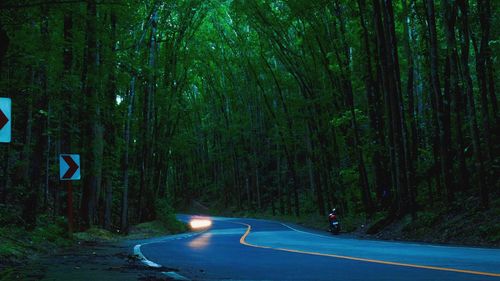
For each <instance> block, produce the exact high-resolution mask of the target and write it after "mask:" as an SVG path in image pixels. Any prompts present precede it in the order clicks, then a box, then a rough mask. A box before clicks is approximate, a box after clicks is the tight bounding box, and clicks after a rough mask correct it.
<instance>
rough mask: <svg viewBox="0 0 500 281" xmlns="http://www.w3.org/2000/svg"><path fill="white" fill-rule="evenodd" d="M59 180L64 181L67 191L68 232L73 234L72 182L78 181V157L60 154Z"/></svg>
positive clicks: (79, 176)
mask: <svg viewBox="0 0 500 281" xmlns="http://www.w3.org/2000/svg"><path fill="white" fill-rule="evenodd" d="M59 178H60V180H61V181H66V188H67V189H68V190H67V192H68V232H69V234H70V235H71V234H72V233H73V185H72V181H74V180H80V178H81V175H80V155H78V154H61V155H60V157H59Z"/></svg>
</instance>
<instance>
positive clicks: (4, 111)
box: [0, 98, 12, 142]
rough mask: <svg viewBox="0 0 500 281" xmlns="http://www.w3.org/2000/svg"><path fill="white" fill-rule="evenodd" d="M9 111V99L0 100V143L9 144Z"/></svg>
mask: <svg viewBox="0 0 500 281" xmlns="http://www.w3.org/2000/svg"><path fill="white" fill-rule="evenodd" d="M11 109H12V101H11V99H9V98H0V142H10V140H11V123H12V122H11V121H10V120H11V115H12V112H11Z"/></svg>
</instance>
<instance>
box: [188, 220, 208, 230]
mask: <svg viewBox="0 0 500 281" xmlns="http://www.w3.org/2000/svg"><path fill="white" fill-rule="evenodd" d="M211 225H212V221H211V220H209V219H192V220H191V221H190V222H189V226H191V228H192V229H202V228H207V227H210V226H211Z"/></svg>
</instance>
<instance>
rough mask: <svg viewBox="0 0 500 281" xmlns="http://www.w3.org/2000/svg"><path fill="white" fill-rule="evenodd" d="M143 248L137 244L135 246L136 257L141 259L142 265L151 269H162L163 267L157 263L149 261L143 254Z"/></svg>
mask: <svg viewBox="0 0 500 281" xmlns="http://www.w3.org/2000/svg"><path fill="white" fill-rule="evenodd" d="M141 246H142V244H137V245H135V246H134V255H136V256H138V257H139V259H140V260H141V262H142V263H144V264H145V265H147V266H149V267H155V268H160V267H161V265H159V264H157V263H155V262H152V261H150V260H148V259H147V258H146V257H145V256H144V255H143V254H142V252H141Z"/></svg>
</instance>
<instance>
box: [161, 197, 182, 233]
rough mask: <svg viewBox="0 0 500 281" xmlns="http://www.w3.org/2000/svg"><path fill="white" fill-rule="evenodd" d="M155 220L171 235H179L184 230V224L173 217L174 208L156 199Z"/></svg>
mask: <svg viewBox="0 0 500 281" xmlns="http://www.w3.org/2000/svg"><path fill="white" fill-rule="evenodd" d="M155 207H156V218H157V219H158V220H159V221H160V222H161V223H162V224H163V225H164V226H165V227H166V228H167V229H168V230H169V231H171V232H172V233H179V232H183V231H185V230H186V226H185V225H184V223H182V222H180V221H178V220H177V218H176V217H175V212H174V208H172V205H171V204H170V202H169V201H168V200H167V199H165V198H161V199H157V200H156V202H155Z"/></svg>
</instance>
